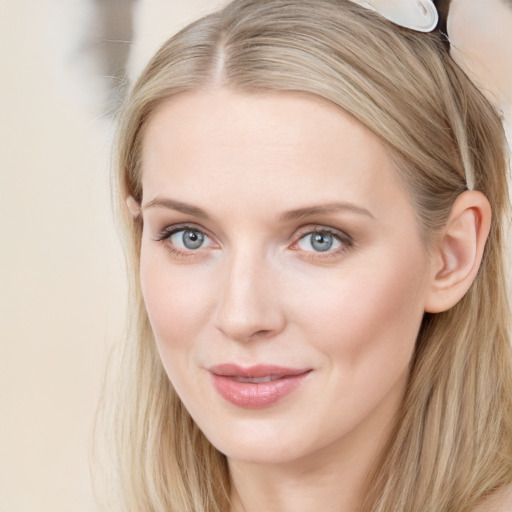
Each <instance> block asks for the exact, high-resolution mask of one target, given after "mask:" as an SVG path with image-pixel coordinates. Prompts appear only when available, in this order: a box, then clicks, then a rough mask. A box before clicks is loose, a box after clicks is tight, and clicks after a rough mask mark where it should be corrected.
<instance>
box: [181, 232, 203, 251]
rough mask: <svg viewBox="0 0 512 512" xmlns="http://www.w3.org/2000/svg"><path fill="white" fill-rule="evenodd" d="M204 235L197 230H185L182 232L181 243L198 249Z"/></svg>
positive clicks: (188, 247) (189, 247)
mask: <svg viewBox="0 0 512 512" xmlns="http://www.w3.org/2000/svg"><path fill="white" fill-rule="evenodd" d="M203 240H204V236H203V234H202V233H199V232H198V231H185V232H184V233H183V245H184V246H185V247H186V248H187V249H198V248H199V247H201V245H202V244H203Z"/></svg>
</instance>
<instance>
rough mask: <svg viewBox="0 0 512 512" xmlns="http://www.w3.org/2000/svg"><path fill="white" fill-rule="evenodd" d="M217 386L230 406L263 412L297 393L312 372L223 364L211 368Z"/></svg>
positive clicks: (301, 369) (275, 367)
mask: <svg viewBox="0 0 512 512" xmlns="http://www.w3.org/2000/svg"><path fill="white" fill-rule="evenodd" d="M209 371H210V374H211V376H212V381H213V386H214V388H215V389H216V390H217V392H218V393H219V394H220V395H221V396H222V398H224V399H225V400H227V401H228V402H230V403H232V404H234V405H236V406H238V407H243V408H247V409H261V408H264V407H268V406H270V405H272V404H275V403H276V402H278V401H280V400H281V399H283V398H284V397H286V396H287V395H289V394H290V393H292V392H293V391H294V390H295V389H297V388H298V387H299V386H300V385H301V384H302V383H303V382H304V380H305V379H306V378H307V376H308V375H309V374H310V372H311V368H284V367H281V366H269V365H257V366H250V367H242V366H238V365H235V364H222V365H217V366H213V367H211V368H209Z"/></svg>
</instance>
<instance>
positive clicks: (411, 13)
mask: <svg viewBox="0 0 512 512" xmlns="http://www.w3.org/2000/svg"><path fill="white" fill-rule="evenodd" d="M351 1H352V2H354V3H356V4H359V5H360V6H362V7H366V8H367V9H371V10H372V11H375V12H377V13H379V14H380V15H381V16H384V18H386V19H388V20H389V21H392V22H393V23H395V24H397V25H400V26H401V27H406V28H410V29H412V30H417V31H419V32H431V31H432V30H434V29H435V28H436V26H437V23H438V21H439V14H438V13H437V9H436V6H435V5H434V3H433V2H432V0H351Z"/></svg>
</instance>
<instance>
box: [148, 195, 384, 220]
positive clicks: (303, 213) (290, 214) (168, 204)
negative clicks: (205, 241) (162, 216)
mask: <svg viewBox="0 0 512 512" xmlns="http://www.w3.org/2000/svg"><path fill="white" fill-rule="evenodd" d="M149 208H167V209H169V210H175V211H178V212H181V213H186V214H189V215H193V216H194V217H198V218H201V219H209V218H210V216H209V215H208V214H207V213H206V212H205V211H204V210H203V209H202V208H199V207H197V206H193V205H191V204H188V203H183V202H181V201H176V200H175V199H170V198H167V197H158V196H157V197H155V198H154V199H152V200H151V201H149V202H148V203H146V204H145V205H143V206H142V209H143V210H146V209H149ZM338 212H350V213H356V214H358V215H365V216H367V217H370V218H371V219H375V217H374V215H373V214H372V213H371V212H370V211H369V210H367V209H366V208H362V207H360V206H357V205H355V204H353V203H347V202H336V203H328V204H323V205H315V206H308V207H305V208H298V209H296V210H289V211H287V212H283V213H282V214H280V215H279V216H278V218H277V220H278V221H279V222H290V221H297V220H303V219H304V218H307V217H312V216H315V215H322V214H324V215H325V214H328V213H338Z"/></svg>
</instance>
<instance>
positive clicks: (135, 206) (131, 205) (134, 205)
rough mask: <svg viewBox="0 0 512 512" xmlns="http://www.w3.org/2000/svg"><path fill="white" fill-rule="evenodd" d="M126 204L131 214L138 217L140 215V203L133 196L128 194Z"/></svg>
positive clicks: (135, 217)
mask: <svg viewBox="0 0 512 512" xmlns="http://www.w3.org/2000/svg"><path fill="white" fill-rule="evenodd" d="M126 206H127V208H128V211H129V212H130V215H131V216H132V217H133V218H134V219H137V218H138V217H139V215H140V204H139V203H138V201H137V200H136V199H135V198H134V197H133V196H131V195H130V196H128V197H127V198H126Z"/></svg>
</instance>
